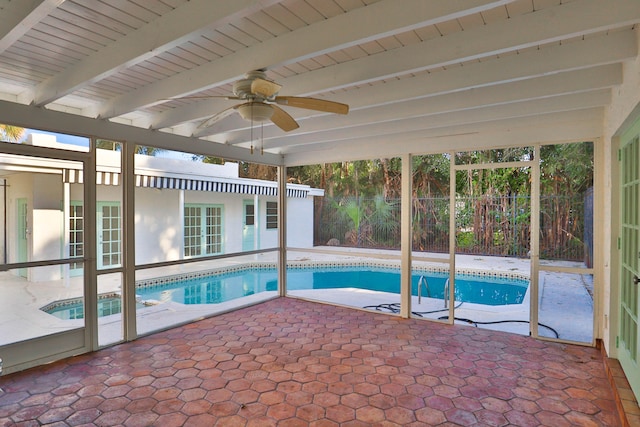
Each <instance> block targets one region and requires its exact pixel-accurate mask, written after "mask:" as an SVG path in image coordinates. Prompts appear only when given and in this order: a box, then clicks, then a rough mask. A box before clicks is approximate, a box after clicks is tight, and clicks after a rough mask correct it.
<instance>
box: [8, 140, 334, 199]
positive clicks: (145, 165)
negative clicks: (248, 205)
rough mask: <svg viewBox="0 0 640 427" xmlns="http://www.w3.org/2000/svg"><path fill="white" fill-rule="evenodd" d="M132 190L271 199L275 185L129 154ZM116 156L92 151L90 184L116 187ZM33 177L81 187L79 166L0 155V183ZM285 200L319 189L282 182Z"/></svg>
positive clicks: (52, 144) (51, 144) (223, 168)
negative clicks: (93, 179)
mask: <svg viewBox="0 0 640 427" xmlns="http://www.w3.org/2000/svg"><path fill="white" fill-rule="evenodd" d="M28 143H29V144H30V145H34V146H40V147H47V148H59V149H69V145H68V144H64V143H60V142H58V141H56V140H55V137H53V136H51V135H39V134H31V135H30V136H29V138H28ZM134 162H135V170H134V175H135V185H136V186H137V187H146V188H159V189H172V190H188V191H210V192H218V193H235V194H247V195H262V196H277V195H278V183H277V182H276V181H268V180H263V179H253V178H241V177H240V176H239V167H238V164H237V163H233V162H225V163H224V164H209V163H202V162H192V161H187V160H184V159H173V158H159V157H152V156H147V155H142V154H136V155H135V160H134ZM120 164H121V155H120V152H117V151H111V150H101V149H98V150H96V184H98V185H121V183H122V179H121V172H122V171H121V166H120ZM24 172H37V173H48V174H54V175H61V178H62V182H64V183H68V184H78V183H82V182H84V173H83V165H82V163H81V162H74V161H68V160H56V159H47V158H34V157H24V156H20V155H14V154H3V153H0V178H6V177H9V176H10V175H12V174H15V173H24ZM286 189H287V197H294V198H306V197H309V196H324V190H323V189H320V188H313V187H311V186H309V185H305V184H294V183H287V184H286Z"/></svg>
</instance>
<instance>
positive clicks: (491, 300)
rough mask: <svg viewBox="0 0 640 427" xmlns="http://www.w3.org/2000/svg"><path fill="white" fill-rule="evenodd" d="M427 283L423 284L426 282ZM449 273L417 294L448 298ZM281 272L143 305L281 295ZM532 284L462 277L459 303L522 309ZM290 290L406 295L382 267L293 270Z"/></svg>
mask: <svg viewBox="0 0 640 427" xmlns="http://www.w3.org/2000/svg"><path fill="white" fill-rule="evenodd" d="M421 277H424V278H423V279H422V282H421V280H420V278H421ZM448 277H449V276H448V274H447V273H437V272H414V274H413V275H412V294H413V295H418V283H419V282H421V287H422V288H421V289H420V292H421V295H422V297H427V298H438V299H443V298H444V290H445V284H446V281H447V278H448ZM277 286H278V280H277V271H276V270H275V269H248V270H242V271H237V272H234V273H226V274H220V275H214V276H208V277H200V278H194V279H188V280H182V281H176V282H172V283H166V284H161V285H152V286H148V287H143V288H138V289H137V291H136V293H137V294H138V295H140V297H141V298H142V299H143V300H157V301H159V302H166V301H174V302H178V303H181V304H216V303H220V302H224V301H229V300H231V299H235V298H241V297H244V296H248V295H252V294H256V293H259V292H264V291H276V290H277ZM528 286H529V282H528V281H527V280H523V279H515V278H500V277H489V276H482V277H481V276H470V275H463V274H460V275H457V276H456V283H455V295H456V301H462V302H470V303H476V304H485V305H510V304H521V303H522V302H523V300H524V297H525V294H526V292H527V288H528ZM287 288H288V289H289V290H304V289H337V288H357V289H367V290H371V291H380V292H389V293H395V294H399V293H400V272H399V270H398V269H391V268H376V267H346V268H344V267H338V268H335V267H334V268H290V269H288V270H287Z"/></svg>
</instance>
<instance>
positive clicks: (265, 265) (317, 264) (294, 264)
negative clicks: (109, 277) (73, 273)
mask: <svg viewBox="0 0 640 427" xmlns="http://www.w3.org/2000/svg"><path fill="white" fill-rule="evenodd" d="M275 267H276V263H274V262H259V261H256V262H248V263H243V264H238V265H233V266H225V267H218V268H214V269H209V270H203V271H195V272H189V273H180V274H172V275H169V276H163V277H154V278H151V279H144V280H137V281H136V289H140V288H148V287H153V286H158V285H163V284H168V283H175V282H181V281H183V280H191V279H197V278H203V277H211V276H220V275H223V274H229V273H235V272H239V271H245V270H268V269H272V268H275ZM347 267H373V268H389V269H398V268H399V267H400V263H399V262H381V261H368V260H347V261H311V262H309V261H291V262H288V263H287V268H289V269H293V270H304V269H308V268H347ZM412 270H413V271H414V272H420V273H448V272H449V267H448V266H447V267H444V266H442V267H440V266H415V267H413V269H412ZM457 272H458V273H461V274H464V275H468V276H473V277H482V278H487V277H491V278H500V279H517V280H524V281H529V275H528V274H523V273H518V272H508V271H499V270H480V269H472V268H461V269H457Z"/></svg>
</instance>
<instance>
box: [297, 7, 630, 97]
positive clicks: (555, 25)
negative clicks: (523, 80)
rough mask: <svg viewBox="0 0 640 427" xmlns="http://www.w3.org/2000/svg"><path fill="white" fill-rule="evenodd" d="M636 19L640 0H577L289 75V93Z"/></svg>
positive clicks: (313, 90) (542, 41) (593, 30)
mask: <svg viewBox="0 0 640 427" xmlns="http://www.w3.org/2000/svg"><path fill="white" fill-rule="evenodd" d="M638 21H640V7H638V0H611V1H601V0H575V1H572V2H568V3H563V4H561V5H559V6H555V7H550V8H547V9H542V10H540V11H537V12H533V13H528V14H524V15H518V16H516V17H512V18H510V19H507V20H504V21H501V22H495V23H492V24H491V25H484V26H479V27H473V28H470V29H468V30H466V31H460V32H456V33H452V34H449V35H446V36H443V37H439V38H435V39H429V40H425V41H423V42H422V43H416V44H412V45H408V46H405V47H402V48H397V49H392V50H388V51H384V52H381V53H378V54H375V55H370V56H365V57H362V58H359V59H356V60H353V61H347V62H344V63H340V64H336V65H334V66H331V67H325V68H321V69H318V70H316V71H314V75H313V78H308V76H307V74H308V73H303V74H298V75H296V76H293V77H290V78H289V79H287V82H286V86H285V87H286V89H287V90H289V91H291V92H292V93H291V94H298V95H299V94H313V93H317V92H320V91H323V90H330V89H338V88H342V87H348V86H353V85H355V84H364V83H368V82H372V81H375V80H380V79H386V78H392V77H397V76H401V75H405V76H406V75H407V74H409V73H411V72H419V71H424V70H428V69H433V68H438V67H447V66H451V65H454V64H460V63H461V62H466V61H472V60H477V59H481V58H485V57H490V56H494V55H500V54H502V53H505V52H515V51H518V50H522V49H525V48H529V47H537V46H539V45H544V44H548V43H552V42H556V41H559V40H561V39H563V38H571V37H575V36H578V35H586V34H593V33H597V32H600V31H604V30H606V29H613V28H620V27H624V26H631V25H633V24H634V23H636V22H638Z"/></svg>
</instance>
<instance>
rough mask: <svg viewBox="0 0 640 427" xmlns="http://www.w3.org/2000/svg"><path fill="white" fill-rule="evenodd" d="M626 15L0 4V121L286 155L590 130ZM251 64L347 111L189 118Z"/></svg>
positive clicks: (573, 6)
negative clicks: (285, 122)
mask: <svg viewBox="0 0 640 427" xmlns="http://www.w3.org/2000/svg"><path fill="white" fill-rule="evenodd" d="M639 21H640V2H639V1H638V0H607V1H602V0H572V1H567V0H494V1H491V0H447V1H424V0H402V1H398V0H280V1H278V0H261V1H257V0H234V1H229V0H191V1H188V0H66V1H65V0H38V1H35V0H34V1H17V0H0V121H2V122H5V123H10V124H18V125H26V126H28V127H31V128H42V129H46V130H57V131H66V132H75V133H80V134H87V135H96V136H101V137H104V138H120V139H124V140H128V141H135V142H138V143H143V144H149V145H158V146H160V147H164V148H173V149H176V150H186V151H190V152H198V153H203V154H212V155H219V156H222V157H227V158H236V159H242V160H254V161H257V162H267V163H274V164H287V165H296V164H308V163H317V162H325V161H339V160H346V159H362V158H373V157H391V156H396V155H400V154H403V153H429V152H442V151H446V150H450V149H470V148H473V149H475V148H478V147H499V146H506V145H514V144H515V145H525V144H531V143H536V142H556V141H572V140H576V141H579V140H587V139H595V138H598V137H600V136H601V135H602V123H603V115H604V111H605V109H606V106H607V105H608V104H609V102H610V97H611V91H612V90H615V88H616V86H617V85H619V84H620V83H621V81H622V78H623V75H622V73H623V63H624V61H628V60H633V59H634V58H636V56H637V55H638V46H637V44H638V33H637V23H638V22H639ZM257 69H261V70H264V71H265V73H266V77H267V79H269V80H273V81H276V82H277V83H278V84H280V85H282V88H281V89H280V91H279V95H290V96H304V97H314V98H320V99H326V100H332V101H336V102H341V103H346V104H348V105H349V106H350V112H349V114H348V115H338V114H327V113H324V112H318V111H312V110H307V109H301V108H295V107H287V106H281V107H282V108H283V109H284V110H285V111H286V112H287V113H289V114H290V115H291V116H292V117H293V118H294V119H295V120H296V121H297V122H298V123H299V125H300V127H299V128H298V129H296V130H293V131H290V132H284V131H283V130H281V129H280V128H278V127H277V126H274V125H273V124H272V123H270V122H265V123H263V124H259V123H255V122H254V123H253V126H252V123H251V122H250V121H247V120H245V119H243V118H242V117H240V115H239V114H235V113H234V114H230V115H228V116H226V117H225V118H224V119H222V120H219V121H218V122H216V123H215V124H214V125H213V126H210V127H202V126H201V124H202V123H203V122H204V121H205V120H207V119H208V118H210V117H212V116H213V115H215V114H216V113H218V112H220V111H223V110H225V109H228V108H230V107H232V106H234V105H236V104H238V103H239V102H243V101H238V100H228V99H226V98H225V96H229V95H232V85H233V82H235V81H237V80H239V79H241V78H243V76H244V74H245V73H247V72H249V71H251V70H257ZM232 111H235V110H232ZM3 117H4V118H3ZM27 122H28V123H27ZM251 146H255V147H258V146H260V147H262V148H263V149H264V152H263V153H262V154H261V153H260V150H254V152H253V153H251V150H250V148H251Z"/></svg>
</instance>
